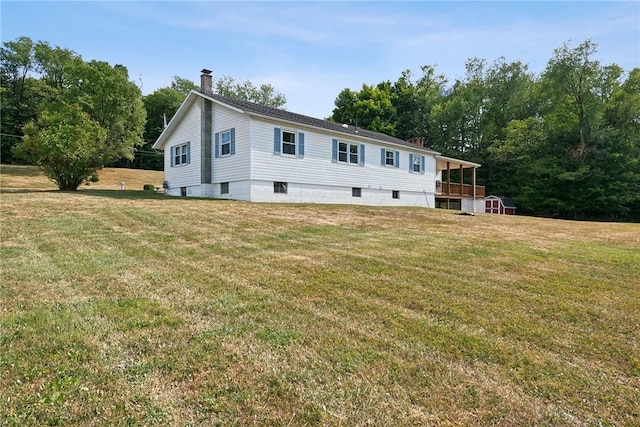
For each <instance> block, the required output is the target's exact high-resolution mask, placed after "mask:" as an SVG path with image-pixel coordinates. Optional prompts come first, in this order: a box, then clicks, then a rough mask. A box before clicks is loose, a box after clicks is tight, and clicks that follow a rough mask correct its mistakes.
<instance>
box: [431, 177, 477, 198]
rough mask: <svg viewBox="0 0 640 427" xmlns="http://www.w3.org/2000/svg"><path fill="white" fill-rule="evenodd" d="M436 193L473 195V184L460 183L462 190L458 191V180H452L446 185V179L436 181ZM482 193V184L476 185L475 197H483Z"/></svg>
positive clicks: (462, 195) (443, 194) (461, 195)
mask: <svg viewBox="0 0 640 427" xmlns="http://www.w3.org/2000/svg"><path fill="white" fill-rule="evenodd" d="M436 195H441V196H460V197H473V185H471V184H462V191H460V183H459V182H452V183H451V184H449V185H447V182H446V181H444V182H441V181H436ZM484 195H485V194H484V186H482V185H476V197H484Z"/></svg>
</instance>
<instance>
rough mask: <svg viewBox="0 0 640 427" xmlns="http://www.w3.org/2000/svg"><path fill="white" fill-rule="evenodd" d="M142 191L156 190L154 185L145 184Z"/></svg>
mask: <svg viewBox="0 0 640 427" xmlns="http://www.w3.org/2000/svg"><path fill="white" fill-rule="evenodd" d="M143 188H144V191H156V187H155V186H154V185H153V184H145V185H144V187H143Z"/></svg>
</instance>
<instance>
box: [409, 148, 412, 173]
mask: <svg viewBox="0 0 640 427" xmlns="http://www.w3.org/2000/svg"><path fill="white" fill-rule="evenodd" d="M409 172H413V154H411V153H409Z"/></svg>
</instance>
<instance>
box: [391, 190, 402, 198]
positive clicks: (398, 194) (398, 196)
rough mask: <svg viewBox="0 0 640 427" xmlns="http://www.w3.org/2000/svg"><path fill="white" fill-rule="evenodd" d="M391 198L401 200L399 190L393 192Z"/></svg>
mask: <svg viewBox="0 0 640 427" xmlns="http://www.w3.org/2000/svg"><path fill="white" fill-rule="evenodd" d="M391 197H392V198H394V199H399V198H400V191H399V190H393V191H392V192H391Z"/></svg>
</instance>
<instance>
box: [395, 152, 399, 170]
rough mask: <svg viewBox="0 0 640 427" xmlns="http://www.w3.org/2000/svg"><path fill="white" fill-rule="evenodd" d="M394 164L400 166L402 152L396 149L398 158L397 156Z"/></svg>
mask: <svg viewBox="0 0 640 427" xmlns="http://www.w3.org/2000/svg"><path fill="white" fill-rule="evenodd" d="M394 163H395V164H394V166H395V167H397V168H399V167H400V152H399V151H396V158H395V162H394Z"/></svg>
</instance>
